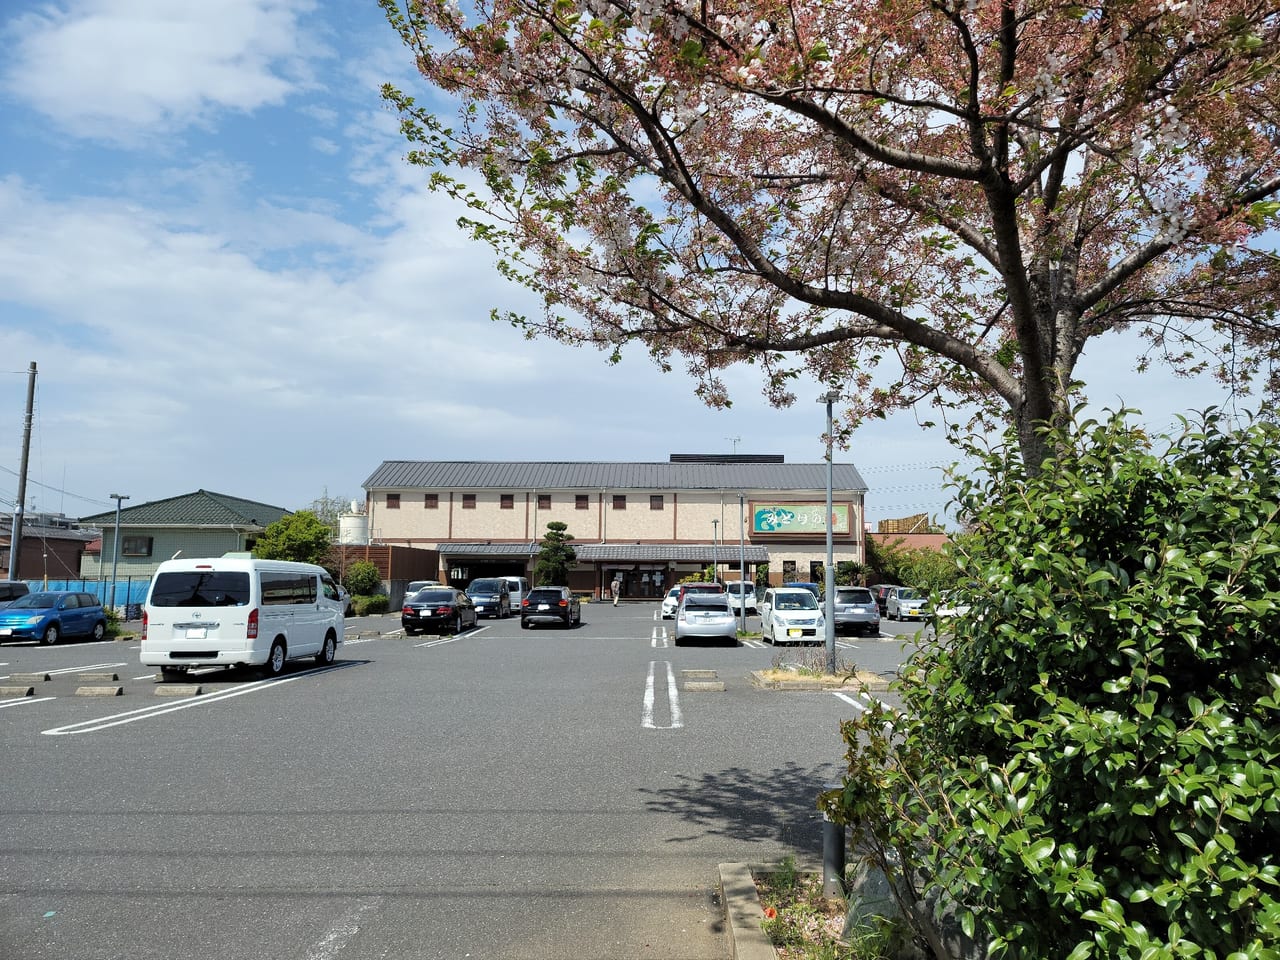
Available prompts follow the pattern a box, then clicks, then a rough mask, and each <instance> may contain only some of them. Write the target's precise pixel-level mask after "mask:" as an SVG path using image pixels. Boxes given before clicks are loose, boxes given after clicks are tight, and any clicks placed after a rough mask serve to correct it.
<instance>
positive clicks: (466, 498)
mask: <svg viewBox="0 0 1280 960" xmlns="http://www.w3.org/2000/svg"><path fill="white" fill-rule="evenodd" d="M475 508H476V495H475V494H474V493H464V494H463V495H462V509H463V510H474V509H475Z"/></svg>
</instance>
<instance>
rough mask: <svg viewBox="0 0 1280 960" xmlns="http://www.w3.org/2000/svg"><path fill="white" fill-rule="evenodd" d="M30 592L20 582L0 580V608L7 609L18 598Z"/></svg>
mask: <svg viewBox="0 0 1280 960" xmlns="http://www.w3.org/2000/svg"><path fill="white" fill-rule="evenodd" d="M30 592H31V591H30V590H28V589H27V585H26V584H25V583H23V582H22V581H21V580H0V607H7V606H8V605H9V604H10V603H12V602H13V601H14V600H17V599H18V598H19V597H25V596H26V595H27V594H28V593H30Z"/></svg>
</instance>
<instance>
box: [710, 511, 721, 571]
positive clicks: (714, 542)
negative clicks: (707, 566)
mask: <svg viewBox="0 0 1280 960" xmlns="http://www.w3.org/2000/svg"><path fill="white" fill-rule="evenodd" d="M719 533H720V521H719V520H712V521H711V579H712V580H716V579H718V577H717V574H719V573H720V562H719V561H720V554H719V550H718V548H719V546H720V541H719Z"/></svg>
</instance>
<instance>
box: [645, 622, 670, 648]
mask: <svg viewBox="0 0 1280 960" xmlns="http://www.w3.org/2000/svg"><path fill="white" fill-rule="evenodd" d="M650 646H652V647H654V648H656V649H659V650H662V649H666V648H667V647H670V646H671V638H670V637H668V636H667V628H666V627H665V626H661V625H659V626H655V627H654V628H653V640H652V641H651V642H650Z"/></svg>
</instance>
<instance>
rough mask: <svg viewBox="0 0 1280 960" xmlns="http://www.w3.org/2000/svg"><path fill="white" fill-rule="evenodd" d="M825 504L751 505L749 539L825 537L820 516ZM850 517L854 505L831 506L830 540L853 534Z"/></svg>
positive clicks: (824, 528) (823, 524)
mask: <svg viewBox="0 0 1280 960" xmlns="http://www.w3.org/2000/svg"><path fill="white" fill-rule="evenodd" d="M826 506H827V505H826V503H825V502H823V501H821V500H819V501H816V502H812V501H805V502H800V503H757V502H754V501H753V502H752V504H751V535H752V536H753V537H755V536H770V535H773V536H785V537H807V536H824V537H825V536H826V534H827V527H826V524H825V523H823V520H822V515H823V514H824V513H826ZM852 516H853V504H851V503H847V502H846V503H833V504H832V505H831V534H832V536H848V535H849V533H850V532H851V531H852V529H853V528H852V525H851V524H850V518H851V517H852Z"/></svg>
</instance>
